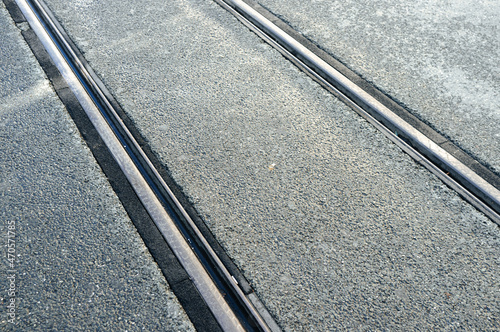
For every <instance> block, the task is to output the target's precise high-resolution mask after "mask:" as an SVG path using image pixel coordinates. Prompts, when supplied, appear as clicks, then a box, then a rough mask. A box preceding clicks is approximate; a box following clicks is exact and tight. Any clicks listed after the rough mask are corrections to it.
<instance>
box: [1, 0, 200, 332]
mask: <svg viewBox="0 0 500 332" xmlns="http://www.w3.org/2000/svg"><path fill="white" fill-rule="evenodd" d="M20 28H21V29H25V28H26V26H22V25H21V26H20ZM0 45H1V47H0V174H1V178H0V220H1V223H0V233H1V239H2V240H1V241H2V244H1V248H2V262H1V263H0V264H1V272H0V286H1V287H0V288H1V292H0V303H1V310H0V314H1V318H0V329H1V330H2V331H48V330H54V331H67V330H71V331H89V330H110V331H139V330H151V331H153V330H156V331H158V330H179V331H180V330H182V331H184V330H188V331H193V330H194V328H193V327H192V325H191V323H190V322H189V319H188V318H187V316H186V314H185V313H184V311H183V309H182V307H181V306H180V305H179V303H178V301H177V299H176V298H175V296H174V295H173V293H172V291H171V290H170V289H169V286H168V284H167V283H166V281H165V279H164V277H163V275H162V274H161V272H160V270H159V268H158V266H157V265H156V264H155V263H154V261H153V259H152V257H151V255H150V254H149V252H148V251H147V248H146V247H145V245H144V243H143V242H142V240H141V238H140V236H139V234H138V233H137V231H136V230H135V228H134V226H133V224H132V222H131V221H130V219H129V218H128V216H127V214H126V212H125V210H124V209H123V207H122V206H121V204H120V201H119V200H118V198H117V197H116V195H115V193H114V192H113V190H112V189H111V186H110V185H109V183H108V182H107V179H106V177H105V176H104V175H103V174H102V172H101V169H100V168H99V166H98V165H97V163H96V161H95V160H94V158H93V156H92V154H91V152H90V150H89V149H88V148H87V146H86V145H85V143H84V142H83V141H82V138H81V137H80V134H79V132H78V130H77V128H76V127H75V125H74V123H73V122H72V121H71V118H70V117H69V115H68V114H67V112H66V110H65V108H64V107H63V105H62V103H61V102H60V101H59V99H58V98H57V96H56V94H55V93H54V91H53V89H52V87H51V85H50V83H49V81H48V80H47V79H46V77H45V75H44V73H43V71H42V69H41V68H40V67H39V65H38V63H37V61H36V59H35V58H34V57H33V54H32V53H31V51H30V49H29V48H28V46H27V45H26V44H25V43H24V40H23V38H22V36H21V33H20V29H18V28H17V27H16V26H15V25H14V22H13V21H12V20H11V19H10V16H9V14H8V13H7V11H6V10H5V7H4V5H3V3H0ZM9 254H12V255H14V256H13V257H14V258H13V259H11V257H12V256H9ZM12 301H13V303H14V305H12V304H11V303H12Z"/></svg>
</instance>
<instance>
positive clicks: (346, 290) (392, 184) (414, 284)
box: [48, 0, 500, 331]
mask: <svg viewBox="0 0 500 332" xmlns="http://www.w3.org/2000/svg"><path fill="white" fill-rule="evenodd" d="M48 4H49V6H50V7H51V8H52V9H53V10H54V11H55V13H56V15H57V16H58V17H59V19H60V20H61V22H62V24H63V25H64V27H65V28H66V30H67V31H68V33H69V35H70V36H71V37H72V38H73V39H74V41H75V42H76V43H77V45H78V46H79V47H80V48H81V50H82V51H83V52H84V54H85V57H86V58H87V60H88V61H89V63H90V65H91V66H92V67H93V68H94V69H95V70H96V72H97V73H98V75H100V76H101V77H102V78H103V80H104V82H105V84H106V85H107V86H108V87H109V88H110V90H111V91H112V93H113V94H114V95H115V96H116V97H117V99H118V101H119V102H120V103H121V104H122V106H123V107H124V109H125V111H126V112H127V113H128V114H129V115H130V117H131V118H132V119H133V120H134V121H135V123H136V125H137V127H138V128H139V130H140V131H141V132H142V134H143V135H144V136H145V137H146V138H147V139H148V141H149V143H150V145H151V146H152V147H153V149H154V150H155V151H156V152H157V154H158V155H159V157H160V158H161V160H162V161H163V162H164V163H165V164H166V165H168V167H169V169H170V170H171V172H172V174H173V177H174V178H175V179H176V181H177V182H178V183H179V184H180V185H181V186H182V187H183V189H184V190H185V192H186V194H187V195H188V196H189V197H190V199H191V200H192V202H193V204H194V205H195V207H196V208H197V209H198V211H199V212H200V214H201V215H202V217H203V218H204V220H205V222H206V223H207V224H208V225H209V227H210V228H211V230H212V231H213V232H214V234H215V236H216V237H217V239H218V240H219V241H220V242H221V244H222V245H223V247H224V248H225V249H226V250H227V252H228V253H229V255H230V256H231V257H232V259H233V260H234V261H235V262H236V264H237V265H238V266H239V267H240V268H241V270H242V271H243V273H244V274H245V276H246V277H247V278H248V279H249V281H250V282H251V284H252V286H253V287H254V288H255V289H256V290H257V292H258V294H259V296H260V298H261V299H262V300H263V302H264V303H265V304H266V306H267V307H268V308H269V310H270V312H271V313H272V314H273V315H274V316H275V317H276V319H277V321H278V322H279V324H280V325H281V326H282V327H283V328H284V330H285V331H327V330H336V329H341V330H432V329H434V330H445V329H451V330H457V329H464V330H474V329H475V330H496V329H498V328H499V327H500V326H499V322H500V312H499V308H498V302H499V299H500V294H499V289H500V287H499V286H500V283H499V278H500V277H499V270H500V264H499V263H500V262H499V259H500V258H499V257H500V255H499V254H500V230H499V228H498V226H496V225H495V224H493V223H492V222H491V221H489V220H488V219H487V218H485V217H484V216H483V215H482V214H481V213H479V212H477V211H476V210H475V209H474V208H472V207H471V206H470V205H468V204H466V203H465V202H464V201H463V200H461V199H460V197H458V195H457V194H455V193H454V192H452V191H451V190H449V189H448V188H447V187H446V186H444V185H443V184H442V183H441V182H439V181H438V180H437V179H436V178H435V177H434V176H433V175H431V174H429V173H428V172H427V171H425V170H424V169H422V168H421V167H419V166H418V165H416V164H415V163H414V162H413V161H412V160H411V159H410V158H409V157H408V156H407V155H405V154H403V153H402V152H401V151H400V150H399V149H397V148H396V147H395V146H394V145H392V144H391V143H390V142H389V141H388V140H387V139H386V138H385V137H383V135H381V134H380V133H379V132H378V131H376V130H375V129H373V128H372V127H371V126H370V125H369V124H367V123H366V122H365V121H364V120H362V119H361V118H360V117H359V116H357V115H356V114H355V113H354V112H353V111H351V110H350V109H349V108H347V107H346V106H345V105H344V104H342V103H341V102H339V101H338V100H336V99H335V98H334V97H332V96H331V95H329V94H328V93H327V92H325V91H324V90H323V89H321V88H320V87H318V86H317V85H316V84H315V83H313V82H312V81H311V80H309V79H308V77H307V76H305V75H303V74H302V73H301V72H299V71H298V70H297V69H296V68H295V67H293V66H292V65H291V64H289V63H288V62H287V61H286V60H284V59H283V58H282V57H281V56H280V55H279V54H278V53H277V52H275V51H274V50H273V49H271V48H270V47H269V46H267V45H266V44H264V43H263V42H262V41H261V40H259V38H257V37H256V36H255V35H253V34H252V33H250V32H249V31H248V30H247V29H246V28H244V27H243V26H242V25H241V24H240V23H238V21H237V20H236V19H234V18H233V17H232V16H231V15H229V14H228V13H226V12H225V11H224V10H222V9H221V8H220V7H218V6H217V5H216V4H215V3H213V2H211V1H208V0H176V1H170V2H168V3H166V2H164V1H159V0H148V1H142V2H140V3H139V2H136V1H129V0H126V1H122V2H118V3H117V2H116V1H111V0H106V1H99V2H94V1H77V0H65V1H61V0H49V1H48Z"/></svg>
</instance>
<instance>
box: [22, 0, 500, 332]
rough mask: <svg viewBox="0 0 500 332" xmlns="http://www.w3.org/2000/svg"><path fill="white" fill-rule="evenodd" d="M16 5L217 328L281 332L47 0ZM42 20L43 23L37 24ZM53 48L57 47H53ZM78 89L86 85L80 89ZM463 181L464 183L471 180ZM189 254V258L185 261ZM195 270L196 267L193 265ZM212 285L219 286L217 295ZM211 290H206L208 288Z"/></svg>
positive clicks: (293, 54) (490, 204) (418, 156)
mask: <svg viewBox="0 0 500 332" xmlns="http://www.w3.org/2000/svg"><path fill="white" fill-rule="evenodd" d="M216 1H217V2H218V3H219V4H221V5H223V7H224V8H226V9H229V10H230V11H231V12H233V14H235V15H237V16H238V18H239V19H240V20H242V21H243V22H244V23H245V25H247V26H248V27H251V29H252V30H254V31H255V32H256V33H257V34H258V35H259V36H261V37H262V38H264V39H265V40H267V41H268V42H269V43H271V44H272V45H273V46H274V47H276V48H277V49H278V50H279V51H280V52H281V53H282V54H284V55H285V56H286V57H287V58H289V59H290V60H291V61H292V62H293V63H294V64H296V65H297V66H298V67H300V68H301V69H303V70H304V71H306V73H308V74H309V75H310V76H311V77H313V78H314V79H315V80H316V81H318V82H320V83H321V84H322V85H323V86H324V87H325V88H327V89H328V90H329V91H331V92H332V93H334V94H335V95H337V96H340V97H341V98H342V100H344V102H346V103H347V104H348V105H350V106H351V107H352V108H353V109H355V110H356V111H357V112H358V113H360V114H361V115H362V116H363V117H365V118H366V119H367V120H368V121H369V122H371V123H372V124H373V125H375V126H376V127H377V128H378V129H379V130H381V131H382V132H384V134H385V135H387V136H388V137H389V138H390V139H391V140H392V141H393V142H395V143H396V144H397V145H398V146H400V147H401V148H402V149H403V150H404V151H406V152H407V153H408V154H410V155H411V156H412V157H413V158H414V159H415V160H417V161H418V162H420V163H421V164H423V165H424V166H425V167H427V168H428V169H431V170H432V171H433V173H435V174H437V175H438V176H439V177H440V178H441V179H442V180H443V181H444V182H445V183H447V184H448V185H449V186H450V187H452V188H454V189H455V190H457V191H458V192H459V193H460V194H461V195H462V196H463V197H465V198H466V199H467V200H468V201H469V202H471V203H472V204H473V205H475V206H476V207H477V208H478V209H480V210H482V211H483V212H485V213H486V214H487V215H488V216H489V217H490V218H492V219H493V220H494V221H496V222H497V223H500V218H499V217H498V208H497V205H498V197H497V196H496V192H495V188H494V187H493V189H492V188H490V187H488V185H484V184H483V183H481V184H483V185H482V186H481V185H480V186H479V188H478V189H474V186H473V185H474V179H476V178H475V177H474V176H472V180H471V179H470V176H469V177H467V176H468V175H469V173H468V172H467V171H466V172H465V174H463V173H464V172H463V170H462V169H461V167H458V169H457V168H456V167H455V168H453V166H454V165H455V164H453V163H452V164H451V166H452V167H451V168H449V166H448V168H446V167H447V166H446V165H449V164H448V163H445V162H443V161H441V162H440V161H439V160H440V159H439V157H440V156H437V157H436V156H434V157H433V156H432V155H431V156H430V157H429V156H428V155H426V154H424V153H423V152H422V151H420V150H419V148H418V145H419V144H421V145H425V142H424V143H419V142H418V140H417V141H415V140H414V139H412V138H411V137H410V136H411V135H408V133H406V132H405V131H404V130H401V128H402V127H398V126H397V125H398V124H397V123H396V124H394V123H393V122H390V117H389V119H388V118H386V117H384V114H379V113H376V112H375V113H374V110H373V109H376V107H374V106H373V105H372V104H376V102H373V101H372V100H370V99H369V98H368V100H363V98H362V97H363V96H364V94H363V93H360V94H361V96H355V95H353V94H352V93H350V92H349V91H348V89H347V87H344V86H342V85H341V84H340V85H339V84H338V83H337V84H334V83H332V82H331V81H332V78H331V77H329V76H328V75H327V73H326V74H325V73H324V72H321V70H320V69H321V68H319V69H318V66H315V65H314V63H313V61H310V60H307V59H305V58H304V55H299V54H298V53H297V51H296V50H295V51H294V49H293V48H290V45H288V46H287V45H286V44H283V43H282V42H283V41H281V40H280V39H279V38H277V37H276V36H275V35H273V34H272V33H271V32H270V30H273V29H274V28H273V29H270V28H267V29H266V28H265V26H266V25H268V22H266V21H265V20H262V18H259V19H258V20H256V19H255V13H254V12H252V11H251V10H249V8H246V7H245V6H243V5H242V6H241V7H238V6H239V5H241V3H242V1H222V0H216ZM17 3H18V5H19V7H20V8H22V9H23V13H25V15H26V16H30V14H28V11H29V10H31V11H32V12H33V14H34V17H33V18H32V19H31V20H32V21H30V24H31V25H32V26H36V25H39V29H42V28H43V30H45V31H46V35H47V36H45V37H39V38H40V39H46V41H45V44H46V46H45V47H46V48H48V49H52V50H51V51H49V53H52V54H51V55H52V57H53V59H54V58H58V56H57V55H56V53H57V52H59V53H60V55H59V60H58V62H61V63H63V62H67V66H65V65H64V64H60V63H59V64H58V67H59V66H61V68H59V69H60V70H61V71H62V72H63V75H64V76H65V79H66V80H67V81H70V82H73V83H71V84H70V87H71V88H72V90H73V92H74V93H75V94H76V95H77V98H78V99H79V101H80V103H81V104H82V105H87V106H86V107H87V108H88V109H90V111H88V113H87V114H88V116H89V118H91V121H92V122H93V123H94V125H95V126H96V127H97V128H103V127H108V129H98V131H99V132H100V135H101V136H102V137H103V140H104V141H105V142H106V144H108V147H109V149H110V150H113V151H115V152H116V153H117V155H115V156H114V158H115V159H116V161H117V162H118V164H120V167H121V169H122V170H123V171H124V172H125V173H127V172H130V175H127V178H128V180H129V181H130V182H131V183H132V184H133V185H134V186H135V185H137V186H138V188H134V190H135V191H136V194H137V195H138V196H139V197H140V198H141V201H142V202H143V204H144V205H145V206H146V209H147V210H148V213H149V215H150V216H151V217H153V219H155V218H158V219H157V220H155V223H156V226H157V227H158V228H159V229H160V231H161V232H162V234H163V236H164V237H165V238H166V241H167V242H168V243H169V244H170V246H171V247H174V252H175V250H179V251H177V252H175V255H176V256H177V259H178V260H179V261H181V264H183V266H184V268H185V269H186V270H187V271H188V274H189V275H190V277H191V278H193V280H194V284H196V287H197V289H198V291H199V292H200V293H202V296H203V298H204V301H205V302H207V303H208V306H209V307H210V310H211V311H212V313H213V314H214V316H216V320H217V322H218V323H219V324H220V326H221V327H222V328H223V329H224V330H228V331H233V330H239V329H242V330H279V327H278V326H277V325H276V324H275V323H274V321H273V320H272V318H271V317H270V316H269V315H268V314H267V311H266V310H265V308H263V306H262V304H261V303H260V302H259V300H258V299H257V297H256V296H255V294H254V293H253V290H252V289H251V288H250V286H248V285H247V284H245V281H244V279H242V278H243V277H242V276H239V275H235V273H233V271H234V268H228V267H227V265H228V263H227V259H226V258H224V257H220V250H219V249H215V248H214V247H213V246H214V245H213V240H211V239H207V238H206V235H207V234H206V232H204V231H203V230H201V229H200V228H199V224H198V223H196V222H195V221H194V220H193V218H192V215H191V213H189V212H188V211H186V207H185V205H184V204H183V202H181V201H180V200H179V199H178V193H177V192H176V190H175V188H171V186H170V185H169V184H167V183H166V182H168V181H165V176H164V174H163V173H161V171H159V170H158V169H157V166H156V165H157V163H156V162H155V161H154V160H151V154H150V153H148V152H147V151H146V152H145V151H144V149H143V148H144V147H143V146H142V144H141V143H140V138H137V134H136V133H135V132H134V130H133V129H132V128H129V126H128V125H127V119H124V118H123V115H122V112H121V111H120V110H119V105H118V104H117V102H116V101H115V100H114V99H113V97H112V96H111V94H110V93H109V91H107V89H106V88H105V86H104V85H103V84H102V82H101V81H100V80H99V79H98V78H97V76H96V75H95V74H94V73H93V71H92V69H91V68H90V67H89V66H88V64H87V63H86V62H85V59H84V58H83V56H82V55H81V54H80V53H79V52H78V50H77V49H76V47H75V46H74V45H73V44H72V42H71V41H70V40H69V39H68V37H67V35H66V34H65V32H64V30H63V29H62V27H61V26H60V25H59V24H58V23H57V21H56V20H55V19H54V16H53V15H52V14H51V13H50V11H49V10H48V8H47V7H46V6H45V5H44V4H43V2H42V1H37V0H28V1H21V0H17ZM231 8H232V9H231ZM250 9H251V7H250ZM257 14H258V12H257ZM257 16H258V15H257ZM264 18H265V17H264ZM37 20H38V22H39V24H37V23H36V21H37ZM266 20H267V19H266ZM267 21H269V20H267ZM269 22H271V21H269ZM264 23H265V24H264ZM271 23H272V22H271ZM271 28H272V26H271ZM50 40H52V41H50ZM50 43H53V44H54V45H55V46H54V45H52V46H48V45H49V44H50ZM54 47H55V48H54ZM306 53H307V52H306ZM71 72H73V74H71ZM71 76H74V77H71ZM77 85H80V86H81V87H77ZM347 85H349V84H347ZM82 89H83V90H82ZM365 97H366V96H365ZM92 105H93V106H92ZM375 106H380V105H375ZM382 106H383V105H382ZM375 111H376V110H375ZM89 113H90V114H89ZM99 114H100V115H99ZM396 122H397V121H396ZM403 127H404V126H403ZM110 130H111V131H110ZM138 141H139V143H138ZM415 145H417V147H415ZM424 147H425V146H424ZM428 152H429V151H428ZM430 152H432V151H430ZM433 158H437V161H434V160H432V159H433ZM127 159H129V160H127ZM442 164H444V166H443V165H442ZM450 171H451V172H453V176H449V175H448V174H446V173H449V172H450ZM463 178H466V180H467V181H469V182H471V183H469V182H467V181H465V180H464V179H463ZM484 187H486V190H484ZM471 188H472V189H471ZM478 192H479V193H480V194H478ZM181 200H182V199H181ZM151 201H153V203H152V202H151ZM171 227H173V228H171ZM169 233H176V238H175V239H172V238H170V235H168V234H169ZM183 241H184V242H183ZM193 255H195V256H196V257H195V256H193ZM185 256H190V257H191V258H190V259H188V261H184V260H185V259H186V258H185ZM191 260H192V261H191ZM190 265H194V267H193V266H190ZM200 266H201V267H200ZM203 271H205V272H203ZM213 287H215V288H216V289H215V290H214V289H213ZM207 289H209V290H208V291H207ZM204 292H208V293H204Z"/></svg>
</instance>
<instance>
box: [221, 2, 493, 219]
mask: <svg viewBox="0 0 500 332" xmlns="http://www.w3.org/2000/svg"><path fill="white" fill-rule="evenodd" d="M215 2H217V3H218V4H219V5H220V6H221V7H223V8H224V9H226V10H227V11H229V12H230V13H231V14H233V15H234V16H235V17H236V18H237V19H238V20H240V21H241V22H242V23H243V24H244V25H245V26H247V27H248V28H249V29H250V30H252V31H253V32H254V33H256V34H257V35H258V36H259V37H261V38H262V39H264V40H265V41H266V42H267V43H269V44H270V45H271V46H273V47H274V48H275V49H276V50H278V51H279V52H280V53H281V54H282V55H283V56H284V57H285V58H287V59H288V60H289V61H291V62H292V63H293V64H294V65H295V66H297V67H298V68H299V69H301V70H302V71H304V72H305V73H306V74H307V75H309V76H310V77H311V78H312V79H314V80H315V81H316V82H318V83H319V84H320V85H322V86H323V87H324V88H325V89H327V90H328V91H330V92H331V93H333V94H334V95H335V96H337V97H338V98H339V99H341V100H342V101H343V102H344V103H346V104H347V105H348V106H350V107H351V108H352V109H353V110H354V111H356V112H357V113H358V114H359V115H360V116H362V117H363V118H365V119H366V120H367V121H368V122H370V123H371V124H372V125H373V126H375V127H376V128H377V129H378V130H380V131H381V132H382V133H384V135H385V136H387V137H388V138H389V139H390V140H391V141H392V142H393V143H395V144H396V145H397V146H398V147H400V148H401V149H402V150H403V151H404V152H406V153H407V154H408V155H410V156H411V157H412V158H413V159H414V160H415V161H417V162H418V163H420V164H421V165H423V166H424V167H425V168H427V169H428V170H429V171H431V172H432V173H433V174H435V175H436V176H437V177H438V178H439V179H441V181H443V182H444V183H446V184H447V185H448V186H449V187H451V188H452V189H454V190H455V191H456V192H458V193H459V194H460V195H461V196H462V197H463V198H464V199H465V200H467V201H468V202H469V203H470V204H472V205H473V206H475V207H476V208H477V209H478V210H480V211H482V212H483V213H484V214H486V215H487V216H488V217H489V218H491V219H492V220H493V221H494V222H495V223H497V224H498V225H500V178H499V177H498V176H497V175H496V174H495V173H493V172H492V171H490V170H489V169H488V168H487V167H485V166H483V165H481V164H480V163H479V162H477V161H476V160H474V159H473V158H471V157H470V156H469V155H467V154H466V153H465V152H463V151H462V150H461V149H460V148H459V147H457V146H455V145H454V144H453V143H452V142H450V141H449V140H447V139H446V138H444V137H443V136H441V135H440V134H439V133H437V132H436V131H435V130H433V129H432V128H430V127H429V126H428V125H426V124H425V123H424V122H423V121H421V120H419V119H417V118H416V117H415V116H413V115H412V114H411V113H410V112H408V111H407V110H406V109H404V108H403V107H401V106H399V105H397V104H396V103H395V102H393V101H392V100H391V99H390V98H389V97H388V96H386V95H385V94H383V93H382V92H380V91H379V90H378V89H376V88H375V87H374V86H373V85H372V84H370V83H368V82H366V81H365V80H363V79H362V78H361V77H359V76H358V75H356V74H355V73H353V72H352V71H350V70H349V69H348V68H347V67H346V66H344V65H343V64H341V63H340V62H338V61H337V60H336V59H334V58H333V57H332V56H331V55H329V54H327V53H326V52H324V51H323V50H321V49H320V48H319V47H318V46H316V45H315V44H314V43H312V42H311V41H309V40H307V39H306V38H304V37H303V36H302V35H300V34H299V33H297V32H296V31H295V30H293V29H292V28H291V27H289V26H288V25H287V24H286V23H285V22H283V21H281V20H280V19H279V18H278V17H276V16H275V15H274V14H272V13H271V12H269V11H268V10H266V9H265V8H263V7H262V6H260V5H259V4H258V3H257V2H255V1H253V0H215Z"/></svg>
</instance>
